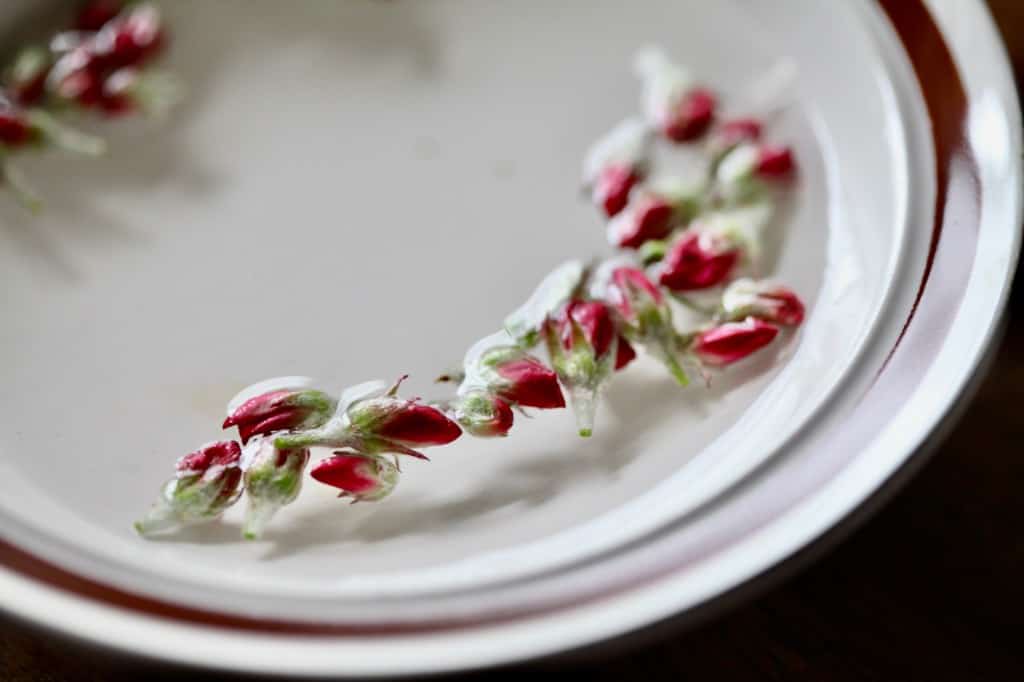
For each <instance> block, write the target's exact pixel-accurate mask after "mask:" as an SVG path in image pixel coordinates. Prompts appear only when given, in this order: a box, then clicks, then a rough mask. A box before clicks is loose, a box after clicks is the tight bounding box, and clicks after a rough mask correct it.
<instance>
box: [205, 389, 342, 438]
mask: <svg viewBox="0 0 1024 682" xmlns="http://www.w3.org/2000/svg"><path fill="white" fill-rule="evenodd" d="M336 407H337V402H336V401H335V400H334V399H333V398H331V397H330V396H329V395H327V394H326V393H324V392H323V391H317V390H313V389H289V388H283V389H280V390H274V391H268V392H266V393H262V394H260V395H257V396H255V397H253V398H250V399H248V400H246V401H245V402H243V403H242V404H241V405H239V406H238V407H237V408H235V409H234V410H232V411H231V413H230V414H229V415H228V417H227V419H225V420H224V424H223V428H225V429H227V428H230V427H232V426H237V427H238V435H239V437H240V438H241V439H242V442H243V443H247V442H249V439H250V438H252V437H253V436H255V435H260V434H267V433H272V432H274V431H286V430H298V429H314V428H316V427H318V426H322V425H323V424H324V423H326V422H327V420H328V419H330V418H331V415H333V414H334V410H335V408H336Z"/></svg>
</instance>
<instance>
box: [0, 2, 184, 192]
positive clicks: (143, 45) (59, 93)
mask: <svg viewBox="0 0 1024 682" xmlns="http://www.w3.org/2000/svg"><path fill="white" fill-rule="evenodd" d="M166 43H167V32H166V29H165V27H164V25H163V22H162V21H161V17H160V11H159V9H157V7H156V6H155V5H153V4H152V3H148V2H137V3H126V2H122V1H121V0H91V1H90V2H88V3H87V4H86V5H84V6H83V7H81V9H80V11H79V12H78V14H77V15H76V16H75V17H74V19H73V21H72V22H71V24H70V25H69V26H68V27H67V28H66V29H64V30H62V31H60V32H59V33H56V34H55V35H53V36H52V37H51V38H50V40H49V42H48V43H46V44H39V45H29V46H27V47H25V48H23V49H21V50H20V51H19V52H18V53H17V54H16V55H15V57H14V59H13V60H12V62H11V63H10V64H9V65H8V66H7V68H6V69H4V70H3V73H2V81H0V180H2V182H3V184H5V185H7V186H8V187H9V188H10V189H11V190H12V191H13V192H14V194H15V196H16V198H17V199H18V200H19V201H20V202H21V203H22V204H23V205H25V206H26V207H27V208H29V209H32V210H35V209H37V208H38V207H39V205H40V201H39V199H38V197H37V196H36V194H35V192H34V191H32V190H31V188H29V187H28V185H27V184H26V182H25V181H24V179H23V178H22V177H21V175H20V174H19V173H18V171H17V169H16V168H15V167H14V166H13V165H12V164H11V162H10V157H11V156H12V155H14V154H16V153H18V152H23V151H26V150H30V149H31V150H38V149H42V148H60V149H64V150H67V151H70V152H73V153H78V154H84V155H88V156H96V155H99V154H102V153H103V152H104V150H105V144H104V142H103V140H101V139H99V138H96V137H93V136H90V135H86V134H84V133H82V132H79V131H77V130H75V129H73V128H71V127H69V126H68V125H67V123H65V122H64V121H65V120H66V119H67V118H68V117H70V116H71V115H74V114H75V113H76V112H86V111H89V112H96V113H98V114H99V115H101V116H104V117H113V116H121V115H124V114H128V113H132V112H144V113H148V114H160V113H163V112H164V111H165V110H166V109H167V108H168V107H169V106H170V105H171V104H173V103H174V101H175V100H176V99H177V97H178V94H179V92H180V88H179V87H178V85H177V81H176V80H175V79H174V78H173V77H171V76H169V75H168V74H166V73H163V72H161V71H158V70H156V69H154V68H153V65H152V62H153V60H154V58H155V57H156V56H157V55H158V54H159V53H160V52H161V51H162V49H163V48H164V46H165V45H166Z"/></svg>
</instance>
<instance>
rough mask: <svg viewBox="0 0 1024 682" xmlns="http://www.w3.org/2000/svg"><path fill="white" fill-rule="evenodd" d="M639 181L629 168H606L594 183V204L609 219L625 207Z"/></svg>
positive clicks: (638, 177)
mask: <svg viewBox="0 0 1024 682" xmlns="http://www.w3.org/2000/svg"><path fill="white" fill-rule="evenodd" d="M639 181H640V175H639V174H638V173H637V172H636V171H635V170H634V169H633V168H632V167H629V166H607V167H606V168H604V169H602V170H601V172H600V174H599V175H598V176H597V180H596V181H595V182H594V189H593V192H592V194H593V200H594V203H595V204H597V205H599V206H600V207H601V208H602V209H604V213H605V215H606V216H608V217H609V218H611V217H612V216H614V215H616V214H617V213H619V212H620V211H621V210H622V209H624V208H625V207H626V204H627V203H628V202H629V193H630V191H631V190H632V189H633V187H634V185H636V184H637V183H638V182H639Z"/></svg>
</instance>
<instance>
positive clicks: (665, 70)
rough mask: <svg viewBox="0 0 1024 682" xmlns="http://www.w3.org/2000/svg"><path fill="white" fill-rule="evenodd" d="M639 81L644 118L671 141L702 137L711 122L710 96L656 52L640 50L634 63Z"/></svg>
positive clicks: (712, 99) (714, 103) (712, 105)
mask: <svg viewBox="0 0 1024 682" xmlns="http://www.w3.org/2000/svg"><path fill="white" fill-rule="evenodd" d="M634 65H635V70H636V72H637V75H638V76H639V77H640V79H641V81H642V82H643V95H642V97H643V110H644V116H645V117H646V118H647V120H648V122H649V123H650V125H651V126H652V127H654V128H655V129H656V130H658V131H659V132H661V134H662V135H664V136H665V137H666V138H668V139H669V140H671V141H673V142H690V141H692V140H695V139H697V138H698V137H700V136H701V135H703V134H704V133H705V132H706V131H707V129H708V128H709V127H710V126H711V122H712V121H713V120H714V115H715V108H716V106H717V100H716V98H715V95H714V93H712V92H711V91H710V90H708V89H706V88H702V87H699V86H696V85H695V84H694V82H693V80H692V79H691V78H690V75H689V73H687V72H686V70H685V69H682V68H681V67H679V66H677V65H676V64H673V63H672V62H671V61H669V59H668V57H667V56H666V55H665V53H664V52H662V51H661V50H659V49H656V48H649V49H646V50H642V51H641V52H640V53H639V54H638V55H637V57H636V60H635V62H634Z"/></svg>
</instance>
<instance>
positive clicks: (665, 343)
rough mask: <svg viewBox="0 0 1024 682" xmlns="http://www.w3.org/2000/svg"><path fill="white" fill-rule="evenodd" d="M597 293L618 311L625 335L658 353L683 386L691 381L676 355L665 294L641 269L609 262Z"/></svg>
mask: <svg viewBox="0 0 1024 682" xmlns="http://www.w3.org/2000/svg"><path fill="white" fill-rule="evenodd" d="M592 293H593V294H594V295H595V296H600V297H603V298H604V299H605V300H606V301H608V303H610V304H611V305H612V306H613V307H614V308H615V310H616V311H617V312H618V313H619V317H620V318H621V320H622V321H623V326H622V330H623V333H624V334H625V336H626V338H627V339H629V340H630V341H633V342H635V343H639V344H640V345H642V346H644V347H645V348H646V349H648V351H649V352H650V353H651V354H652V355H654V356H656V357H657V358H658V359H659V360H661V362H662V363H663V364H664V365H665V367H666V368H667V369H668V370H669V372H670V373H671V374H672V377H673V378H674V379H675V380H676V382H677V383H678V384H679V385H680V386H686V385H687V384H689V383H690V380H689V378H688V377H687V376H686V372H685V371H684V370H683V367H682V365H681V364H680V362H679V359H678V358H677V357H676V345H677V341H676V330H675V327H673V325H672V310H671V308H669V306H668V303H667V301H666V300H665V296H664V295H663V294H662V293H661V291H660V290H659V289H658V287H656V286H655V285H654V283H652V282H651V280H649V279H648V278H647V275H646V274H644V271H643V270H640V269H639V268H635V267H631V266H627V265H621V264H618V263H616V262H614V261H612V262H609V263H606V264H605V265H604V266H603V267H602V268H601V269H600V270H599V271H598V274H597V276H596V277H595V283H594V290H593V291H592Z"/></svg>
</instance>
